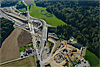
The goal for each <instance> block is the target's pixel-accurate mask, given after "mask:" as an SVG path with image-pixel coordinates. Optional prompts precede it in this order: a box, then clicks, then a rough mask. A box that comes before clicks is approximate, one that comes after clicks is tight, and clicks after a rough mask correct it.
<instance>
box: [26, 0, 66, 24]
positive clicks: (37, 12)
mask: <svg viewBox="0 0 100 67" xmlns="http://www.w3.org/2000/svg"><path fill="white" fill-rule="evenodd" d="M32 1H33V5H28V8H29V11H32V12H30V15H31V16H33V17H35V18H41V19H44V20H46V22H47V23H48V24H50V25H52V26H58V25H64V24H66V23H64V22H63V21H62V20H60V19H58V18H57V17H56V16H54V15H53V14H51V13H49V12H47V11H46V8H45V7H38V6H36V4H35V2H34V0H32Z"/></svg>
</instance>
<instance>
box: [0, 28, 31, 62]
mask: <svg viewBox="0 0 100 67" xmlns="http://www.w3.org/2000/svg"><path fill="white" fill-rule="evenodd" d="M31 38H32V37H31V34H30V33H29V32H27V31H25V30H22V29H20V28H18V27H16V28H15V30H14V31H13V32H12V33H11V34H10V35H9V36H8V37H7V38H6V39H5V41H4V42H3V43H2V46H1V48H0V52H1V53H0V62H5V61H9V60H13V59H16V58H19V57H20V53H19V47H21V46H26V45H28V44H30V43H32V40H31Z"/></svg>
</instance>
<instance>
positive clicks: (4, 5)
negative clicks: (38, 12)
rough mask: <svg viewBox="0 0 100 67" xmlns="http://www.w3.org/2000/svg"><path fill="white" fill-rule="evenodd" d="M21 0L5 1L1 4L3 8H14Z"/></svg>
mask: <svg viewBox="0 0 100 67" xmlns="http://www.w3.org/2000/svg"><path fill="white" fill-rule="evenodd" d="M18 1H20V0H3V1H2V2H1V7H9V6H14V5H15V4H16V3H17V2H18Z"/></svg>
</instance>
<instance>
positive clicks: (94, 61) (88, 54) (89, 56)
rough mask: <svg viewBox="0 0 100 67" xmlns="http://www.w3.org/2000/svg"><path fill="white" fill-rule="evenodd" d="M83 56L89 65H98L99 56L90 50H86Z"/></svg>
mask: <svg viewBox="0 0 100 67" xmlns="http://www.w3.org/2000/svg"><path fill="white" fill-rule="evenodd" d="M84 58H85V59H86V60H88V61H89V63H90V65H91V66H98V67H99V65H100V64H99V61H100V60H99V58H98V57H97V56H96V55H95V54H93V53H92V52H90V51H88V50H86V55H85V56H84Z"/></svg>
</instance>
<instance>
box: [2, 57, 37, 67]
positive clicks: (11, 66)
mask: <svg viewBox="0 0 100 67" xmlns="http://www.w3.org/2000/svg"><path fill="white" fill-rule="evenodd" d="M1 67H36V63H35V57H34V56H31V57H27V58H24V59H21V60H18V61H14V62H10V63H7V64H4V65H1Z"/></svg>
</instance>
